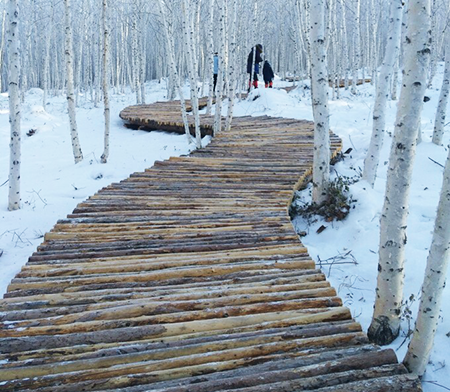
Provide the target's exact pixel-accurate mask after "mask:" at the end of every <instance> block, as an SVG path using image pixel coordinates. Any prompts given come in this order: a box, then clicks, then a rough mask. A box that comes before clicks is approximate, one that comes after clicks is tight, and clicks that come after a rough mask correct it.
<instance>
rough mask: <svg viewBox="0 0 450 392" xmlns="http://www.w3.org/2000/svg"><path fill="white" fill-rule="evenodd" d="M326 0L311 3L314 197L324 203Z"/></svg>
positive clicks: (327, 135) (326, 172)
mask: <svg viewBox="0 0 450 392" xmlns="http://www.w3.org/2000/svg"><path fill="white" fill-rule="evenodd" d="M324 1H325V0H317V1H314V3H312V4H311V13H310V42H311V100H312V107H313V115H314V163H313V201H314V202H315V203H317V204H322V203H323V202H324V201H325V200H326V191H327V188H328V183H329V178H330V132H329V115H328V75H327V58H326V52H325V34H324V32H325V31H324V30H325V23H324V16H325V2H324Z"/></svg>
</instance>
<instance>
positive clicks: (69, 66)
mask: <svg viewBox="0 0 450 392" xmlns="http://www.w3.org/2000/svg"><path fill="white" fill-rule="evenodd" d="M64 5H65V22H66V26H65V38H66V40H65V57H66V81H67V105H68V109H69V120H70V136H71V139H72V151H73V157H74V160H75V163H78V162H81V161H82V160H83V153H82V152H81V147H80V142H79V139H78V130H77V120H76V113H75V93H74V86H73V55H72V52H73V44H72V21H71V3H70V0H64Z"/></svg>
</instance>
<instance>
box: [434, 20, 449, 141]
mask: <svg viewBox="0 0 450 392" xmlns="http://www.w3.org/2000/svg"><path fill="white" fill-rule="evenodd" d="M449 22H450V21H449ZM445 36H446V41H447V44H446V48H445V69H444V79H443V80H442V87H441V93H440V95H439V103H438V107H437V111H436V119H435V121H434V130H433V139H432V141H433V143H434V144H437V145H440V144H441V143H442V137H443V136H444V126H445V119H446V117H447V116H446V113H447V104H448V96H449V93H450V25H449V26H447V28H446V32H445Z"/></svg>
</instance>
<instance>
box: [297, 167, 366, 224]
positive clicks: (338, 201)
mask: <svg viewBox="0 0 450 392" xmlns="http://www.w3.org/2000/svg"><path fill="white" fill-rule="evenodd" d="M359 178H360V177H359V176H355V177H344V176H338V177H336V178H335V179H334V180H333V181H331V182H330V186H329V187H328V190H327V195H326V199H325V201H324V202H323V203H322V204H320V205H319V204H317V203H314V202H311V203H303V205H299V203H300V201H299V197H298V196H294V200H293V202H292V204H291V207H290V209H289V214H290V216H291V218H294V217H295V216H298V215H299V216H301V217H303V218H304V219H306V220H307V221H308V222H311V221H312V219H313V217H314V216H315V215H320V216H322V217H323V218H324V219H325V220H326V221H327V222H331V221H333V220H338V221H339V220H343V219H345V218H346V216H347V215H348V213H349V212H350V210H351V209H352V207H353V205H354V203H355V202H356V200H354V199H353V197H352V195H351V194H350V193H349V192H350V185H352V184H354V183H355V182H357V181H358V180H359Z"/></svg>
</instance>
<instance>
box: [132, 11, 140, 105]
mask: <svg viewBox="0 0 450 392" xmlns="http://www.w3.org/2000/svg"><path fill="white" fill-rule="evenodd" d="M137 12H138V11H136V13H137ZM131 32H132V33H131V36H132V41H131V42H132V44H131V54H132V56H133V59H132V70H133V71H132V72H133V86H134V92H135V94H136V103H137V104H140V103H141V102H142V100H141V89H140V86H139V64H138V42H137V41H138V36H137V35H138V34H137V23H136V20H135V19H133V24H132V27H131Z"/></svg>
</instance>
